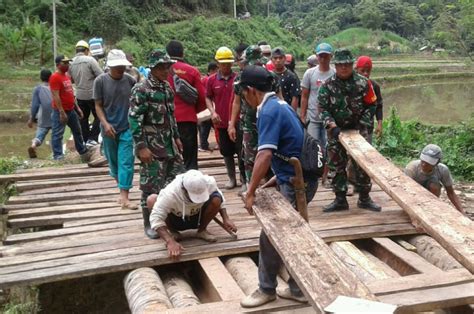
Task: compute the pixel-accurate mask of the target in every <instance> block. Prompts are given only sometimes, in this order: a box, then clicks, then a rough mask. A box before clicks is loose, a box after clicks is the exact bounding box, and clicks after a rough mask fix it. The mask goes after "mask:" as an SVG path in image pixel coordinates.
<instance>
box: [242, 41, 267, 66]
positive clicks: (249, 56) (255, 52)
mask: <svg viewBox="0 0 474 314" xmlns="http://www.w3.org/2000/svg"><path fill="white" fill-rule="evenodd" d="M244 55H245V61H246V63H247V64H248V65H255V64H260V65H263V64H265V63H267V61H268V59H266V58H265V57H264V56H262V49H260V47H259V46H257V45H251V46H248V47H247V49H245V52H244Z"/></svg>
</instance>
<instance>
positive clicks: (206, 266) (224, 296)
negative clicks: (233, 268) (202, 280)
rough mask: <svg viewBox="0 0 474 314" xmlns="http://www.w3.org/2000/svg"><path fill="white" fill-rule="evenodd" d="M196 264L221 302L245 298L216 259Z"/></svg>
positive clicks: (201, 260)
mask: <svg viewBox="0 0 474 314" xmlns="http://www.w3.org/2000/svg"><path fill="white" fill-rule="evenodd" d="M198 263H199V265H200V266H201V267H202V270H203V272H204V274H205V275H206V277H207V278H208V279H209V281H210V282H211V284H212V285H213V287H214V288H215V289H216V291H217V293H218V295H219V298H220V299H221V300H222V301H231V300H240V299H241V298H243V297H245V295H244V293H243V291H242V290H241V289H240V287H239V285H238V284H237V282H235V280H234V278H233V277H232V275H231V274H230V273H229V271H228V270H227V269H226V268H225V266H224V264H222V262H221V260H220V259H219V258H218V257H213V258H207V259H200V260H199V261H198Z"/></svg>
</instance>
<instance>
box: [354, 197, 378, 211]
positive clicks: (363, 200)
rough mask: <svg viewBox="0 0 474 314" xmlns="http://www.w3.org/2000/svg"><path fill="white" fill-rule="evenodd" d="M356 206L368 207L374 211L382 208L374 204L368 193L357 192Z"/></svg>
mask: <svg viewBox="0 0 474 314" xmlns="http://www.w3.org/2000/svg"><path fill="white" fill-rule="evenodd" d="M357 206H358V207H359V208H364V209H368V210H371V211H374V212H379V211H381V210H382V207H381V206H379V205H377V204H375V202H374V201H373V200H372V199H371V198H370V196H369V193H364V194H362V193H360V194H359V200H358V201H357Z"/></svg>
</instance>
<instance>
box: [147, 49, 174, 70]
mask: <svg viewBox="0 0 474 314" xmlns="http://www.w3.org/2000/svg"><path fill="white" fill-rule="evenodd" d="M175 62H176V61H175V60H173V59H171V57H170V56H169V54H168V53H166V50H165V49H155V50H153V51H152V52H151V53H150V55H149V56H148V66H149V67H150V69H152V68H154V67H155V66H156V65H158V64H160V63H175Z"/></svg>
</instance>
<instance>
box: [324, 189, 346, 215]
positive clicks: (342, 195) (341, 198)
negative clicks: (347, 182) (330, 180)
mask: <svg viewBox="0 0 474 314" xmlns="http://www.w3.org/2000/svg"><path fill="white" fill-rule="evenodd" d="M348 209H349V204H348V203H347V199H346V192H337V193H336V199H335V200H334V201H333V202H332V203H331V204H329V205H326V206H324V207H323V212H325V213H329V212H335V211H341V210H348Z"/></svg>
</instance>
